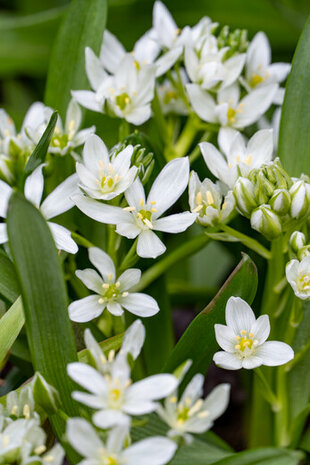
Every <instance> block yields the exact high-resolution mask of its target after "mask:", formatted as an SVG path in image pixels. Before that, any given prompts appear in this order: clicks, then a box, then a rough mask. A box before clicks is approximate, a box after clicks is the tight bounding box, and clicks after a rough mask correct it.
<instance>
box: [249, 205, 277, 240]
mask: <svg viewBox="0 0 310 465" xmlns="http://www.w3.org/2000/svg"><path fill="white" fill-rule="evenodd" d="M251 226H252V228H253V229H255V230H256V231H258V232H260V233H261V234H263V235H264V236H265V237H266V238H267V239H270V240H271V239H275V238H276V237H278V236H279V235H280V234H281V232H282V226H281V222H280V219H279V217H278V215H277V214H276V213H275V212H274V211H272V209H271V207H270V205H261V206H260V207H258V208H256V210H254V211H253V213H252V215H251Z"/></svg>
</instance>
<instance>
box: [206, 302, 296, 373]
mask: <svg viewBox="0 0 310 465" xmlns="http://www.w3.org/2000/svg"><path fill="white" fill-rule="evenodd" d="M226 323H227V326H225V325H221V324H216V325H215V327H214V329H215V336H216V340H217V342H218V344H219V345H220V346H221V348H222V349H223V351H221V352H217V353H216V354H215V355H214V357H213V360H214V362H215V363H216V364H217V365H219V366H220V367H221V368H225V369H227V370H239V369H240V368H247V369H251V368H256V367H259V366H261V365H267V366H277V365H283V364H285V363H287V362H289V361H290V360H292V358H294V352H293V349H292V348H291V347H290V346H289V345H288V344H285V343H284V342H279V341H267V342H265V341H266V339H267V338H268V336H269V333H270V323H269V317H268V315H261V316H260V317H258V318H257V319H256V318H255V315H254V312H253V310H252V309H251V307H250V306H249V305H248V304H247V303H246V302H245V301H244V300H242V299H240V297H230V299H229V300H228V302H227V305H226Z"/></svg>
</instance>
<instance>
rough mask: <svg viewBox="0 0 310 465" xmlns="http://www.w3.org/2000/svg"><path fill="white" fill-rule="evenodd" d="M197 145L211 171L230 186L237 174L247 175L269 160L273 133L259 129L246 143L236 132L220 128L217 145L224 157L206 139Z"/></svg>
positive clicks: (233, 183)
mask: <svg viewBox="0 0 310 465" xmlns="http://www.w3.org/2000/svg"><path fill="white" fill-rule="evenodd" d="M199 145H200V149H201V152H202V155H203V158H204V161H205V162H206V165H207V167H208V168H209V170H210V171H211V173H212V174H214V176H216V177H217V178H218V179H219V180H220V181H222V182H223V183H224V184H226V185H227V186H228V187H229V188H230V189H232V188H233V187H234V185H235V182H236V181H237V179H238V177H239V176H245V177H247V176H248V174H249V173H250V171H251V170H252V169H254V168H259V167H260V166H261V165H263V164H264V163H267V162H269V161H271V159H272V152H273V135H272V130H271V129H261V130H260V131H257V132H256V133H255V134H254V135H253V136H252V137H251V139H250V140H249V141H248V142H247V143H246V142H245V139H244V137H243V136H242V135H241V133H240V132H238V131H234V130H232V129H229V128H225V129H221V130H220V133H219V145H220V148H221V150H222V151H223V153H224V154H225V156H223V155H222V154H221V152H219V150H218V149H217V148H216V147H215V146H214V145H213V144H211V143H210V142H201V143H200V144H199Z"/></svg>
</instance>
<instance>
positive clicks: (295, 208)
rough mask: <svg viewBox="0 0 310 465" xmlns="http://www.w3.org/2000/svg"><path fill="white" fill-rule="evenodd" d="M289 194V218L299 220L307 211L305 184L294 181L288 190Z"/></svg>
mask: <svg viewBox="0 0 310 465" xmlns="http://www.w3.org/2000/svg"><path fill="white" fill-rule="evenodd" d="M290 194H291V199H292V202H291V216H292V218H296V219H300V218H302V217H303V216H305V214H306V213H307V211H308V209H309V199H308V195H307V188H306V183H305V182H304V181H302V180H298V181H296V182H295V183H294V184H293V185H292V187H291V188H290Z"/></svg>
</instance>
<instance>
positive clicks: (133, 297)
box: [69, 247, 159, 323]
mask: <svg viewBox="0 0 310 465" xmlns="http://www.w3.org/2000/svg"><path fill="white" fill-rule="evenodd" d="M88 253H89V260H90V261H91V263H92V264H93V265H94V266H95V267H96V268H97V269H98V271H99V272H100V275H99V274H98V273H97V272H96V271H95V270H93V269H90V268H88V269H86V270H77V271H76V273H75V274H76V276H77V277H78V278H79V279H80V280H81V281H82V282H83V283H84V284H85V286H86V287H88V288H89V289H91V290H92V291H94V292H95V293H96V294H94V295H90V296H88V297H84V298H83V299H80V300H76V301H75V302H72V303H71V304H70V305H69V316H70V318H71V320H73V321H78V322H79V323H82V322H85V321H90V320H93V319H94V318H97V317H98V316H99V315H100V314H101V313H102V312H103V310H104V309H105V308H107V310H108V311H109V312H110V313H112V315H116V316H119V315H122V314H123V313H124V310H123V308H125V309H126V310H128V311H129V312H131V313H133V314H134V315H138V316H145V317H146V316H153V315H155V314H156V313H157V312H159V308H158V305H157V302H156V300H155V299H153V297H150V296H149V295H146V294H141V293H137V292H128V291H129V290H130V289H131V288H132V287H133V286H134V285H135V284H137V283H138V282H139V280H140V277H141V271H140V270H138V269H136V268H130V269H128V270H126V271H124V273H122V274H121V275H120V276H119V277H118V278H116V275H115V266H114V263H113V261H112V259H111V258H110V257H109V255H107V254H106V253H105V252H104V251H103V250H100V249H98V248H96V247H91V248H89V249H88Z"/></svg>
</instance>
